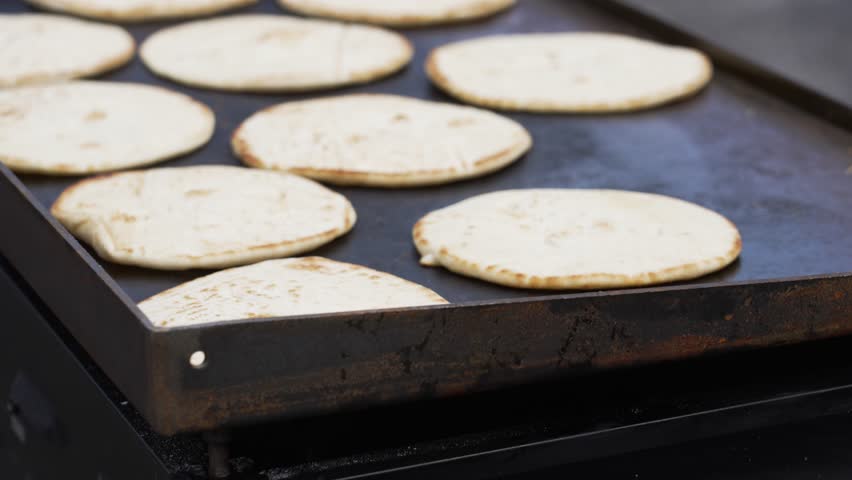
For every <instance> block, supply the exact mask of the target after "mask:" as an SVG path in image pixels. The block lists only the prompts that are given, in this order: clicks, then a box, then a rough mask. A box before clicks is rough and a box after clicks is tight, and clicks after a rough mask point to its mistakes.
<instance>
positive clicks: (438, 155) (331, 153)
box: [232, 95, 532, 187]
mask: <svg viewBox="0 0 852 480" xmlns="http://www.w3.org/2000/svg"><path fill="white" fill-rule="evenodd" d="M232 144H233V148H234V152H235V153H236V154H237V155H238V156H239V157H240V158H242V159H243V161H244V162H245V163H246V164H248V165H251V166H254V167H260V168H271V169H276V170H285V171H289V172H292V173H296V174H299V175H304V176H306V177H310V178H315V179H318V180H323V181H327V182H330V183H336V184H341V185H369V186H381V187H406V186H415V185H431V184H438V183H448V182H453V181H457V180H461V179H465V178H471V177H477V176H481V175H485V174H486V173H489V172H493V171H495V170H497V169H500V168H503V167H505V166H506V165H508V164H510V163H512V162H514V161H515V160H517V159H518V158H519V157H520V156H521V155H523V154H524V152H526V151H527V150H529V148H530V146H531V145H532V139H531V138H530V135H529V133H527V131H526V130H525V129H524V127H522V126H521V125H520V124H518V123H516V122H514V121H512V120H509V119H508V118H505V117H502V116H499V115H496V114H494V113H491V112H488V111H485V110H479V109H475V108H471V107H461V106H457V105H451V104H446V103H437V102H428V101H424V100H417V99H414V98H408V97H399V96H395V95H344V96H339V97H329V98H322V99H318V100H307V101H302V102H289V103H283V104H280V105H276V106H274V107H271V108H267V109H265V110H262V111H260V112H258V113H256V114H254V115H253V116H251V117H249V119H248V120H246V121H245V122H243V124H242V125H241V126H240V127H239V128H238V129H237V131H236V132H235V133H234V136H233V139H232Z"/></svg>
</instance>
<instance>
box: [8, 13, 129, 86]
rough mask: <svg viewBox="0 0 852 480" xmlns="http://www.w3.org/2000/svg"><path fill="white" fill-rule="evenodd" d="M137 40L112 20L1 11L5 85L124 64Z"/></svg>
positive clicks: (87, 73)
mask: <svg viewBox="0 0 852 480" xmlns="http://www.w3.org/2000/svg"><path fill="white" fill-rule="evenodd" d="M134 50H135V43H134V42H133V37H131V36H130V34H129V33H127V32H126V31H125V30H124V29H122V28H120V27H116V26H112V25H105V24H102V23H95V22H90V21H86V20H78V19H75V18H69V17H63V16H60V15H48V14H40V13H34V14H14V15H0V88H4V87H14V86H18V85H29V84H36V83H47V82H55V81H60V80H68V79H72V78H80V77H88V76H91V75H97V74H99V73H103V72H106V71H108V70H112V69H114V68H117V67H119V66H121V65H124V64H125V63H127V62H128V61H130V59H131V58H132V57H133V52H134Z"/></svg>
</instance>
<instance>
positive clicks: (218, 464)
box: [204, 430, 231, 480]
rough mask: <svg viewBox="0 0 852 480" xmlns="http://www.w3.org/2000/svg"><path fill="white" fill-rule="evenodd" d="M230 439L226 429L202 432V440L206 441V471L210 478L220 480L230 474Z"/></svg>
mask: <svg viewBox="0 0 852 480" xmlns="http://www.w3.org/2000/svg"><path fill="white" fill-rule="evenodd" d="M230 440H231V436H230V435H229V434H228V431H227V430H213V431H210V432H207V433H205V434H204V441H205V442H207V473H208V475H209V476H210V478H211V479H215V480H220V479H223V478H228V477H229V476H230V475H231V468H230V466H229V465H228V442H229V441H230Z"/></svg>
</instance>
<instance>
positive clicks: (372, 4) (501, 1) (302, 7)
mask: <svg viewBox="0 0 852 480" xmlns="http://www.w3.org/2000/svg"><path fill="white" fill-rule="evenodd" d="M278 3H280V4H281V5H282V6H284V7H286V8H289V9H290V10H293V11H295V12H299V13H302V14H305V15H314V16H318V17H330V18H336V19H339V20H346V21H349V22H365V23H375V24H379V25H388V26H394V27H416V26H422V25H436V24H442V23H454V22H463V21H466V20H473V19H477V18H482V17H487V16H489V15H493V14H495V13H497V12H500V11H502V10H505V9H507V8H509V7H511V6H512V5H514V4H515V0H359V1H352V0H278Z"/></svg>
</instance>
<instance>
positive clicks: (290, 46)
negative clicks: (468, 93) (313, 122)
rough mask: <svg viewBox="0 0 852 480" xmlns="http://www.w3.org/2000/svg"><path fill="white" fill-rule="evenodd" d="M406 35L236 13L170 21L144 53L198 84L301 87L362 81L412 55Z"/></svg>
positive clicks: (155, 65)
mask: <svg viewBox="0 0 852 480" xmlns="http://www.w3.org/2000/svg"><path fill="white" fill-rule="evenodd" d="M412 53H413V49H412V47H411V45H410V44H409V43H408V41H407V40H406V39H405V37H403V36H401V35H399V34H397V33H394V32H391V31H388V30H384V29H380V28H378V27H369V26H364V25H348V24H343V23H337V22H328V21H323V20H303V19H300V18H296V17H286V16H283V15H233V16H229V17H223V18H216V19H213V20H199V21H194V22H188V23H184V24H181V25H178V26H175V27H170V28H166V29H163V30H160V31H158V32H157V33H155V34H153V35H151V36H150V37H148V39H147V40H146V41H145V42H144V43H143V44H142V47H141V49H140V55H141V57H142V60H143V61H144V62H145V64H146V65H147V66H148V68H150V69H151V70H153V71H154V73H156V74H158V75H161V76H163V77H166V78H170V79H172V80H174V81H177V82H181V83H185V84H188V85H193V86H197V87H206V88H214V89H221V90H237V91H259V92H275V91H303V90H315V89H321V88H331V87H339V86H342V85H349V84H355V83H365V82H369V81H371V80H375V79H377V78H380V77H384V76H387V75H390V74H391V73H393V72H395V71H397V70H399V69H401V68H402V67H403V66H405V65H406V64H408V62H409V61H410V60H411V56H412Z"/></svg>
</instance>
